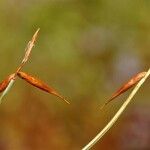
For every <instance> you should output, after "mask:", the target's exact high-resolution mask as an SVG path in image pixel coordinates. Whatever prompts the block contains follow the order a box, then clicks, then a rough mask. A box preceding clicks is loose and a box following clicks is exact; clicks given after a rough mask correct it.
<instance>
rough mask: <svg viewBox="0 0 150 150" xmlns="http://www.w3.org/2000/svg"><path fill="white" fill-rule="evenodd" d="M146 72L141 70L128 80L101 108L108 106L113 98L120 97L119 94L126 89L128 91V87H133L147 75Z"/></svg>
mask: <svg viewBox="0 0 150 150" xmlns="http://www.w3.org/2000/svg"><path fill="white" fill-rule="evenodd" d="M145 74H146V72H140V73H138V74H137V75H135V76H134V77H132V78H131V79H130V80H129V81H128V82H126V83H125V84H124V85H123V86H121V87H120V88H119V89H118V90H117V91H116V92H115V93H114V94H113V95H112V96H111V98H110V99H108V101H106V102H105V103H104V105H103V106H102V107H101V109H102V108H103V107H104V106H106V105H107V104H108V103H109V102H111V101H112V100H113V99H115V98H116V97H118V96H119V95H121V94H122V93H124V92H125V91H127V90H128V89H130V88H131V87H133V86H134V85H135V84H137V83H138V82H139V81H140V80H141V79H142V78H143V77H144V76H145Z"/></svg>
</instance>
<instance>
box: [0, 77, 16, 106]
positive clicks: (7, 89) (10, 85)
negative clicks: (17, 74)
mask: <svg viewBox="0 0 150 150" xmlns="http://www.w3.org/2000/svg"><path fill="white" fill-rule="evenodd" d="M14 82H15V80H14V79H11V80H10V82H9V84H8V86H7V88H6V89H5V90H4V92H3V93H2V95H1V96H0V104H1V103H2V99H3V97H4V96H5V95H6V94H7V93H8V91H9V90H10V89H11V87H12V85H13V84H14Z"/></svg>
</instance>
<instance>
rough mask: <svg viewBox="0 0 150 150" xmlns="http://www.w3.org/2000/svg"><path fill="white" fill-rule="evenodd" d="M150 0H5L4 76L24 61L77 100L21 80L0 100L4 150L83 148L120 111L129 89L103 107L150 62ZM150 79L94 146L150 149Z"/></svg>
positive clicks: (0, 47) (0, 19) (0, 2)
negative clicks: (26, 58)
mask: <svg viewBox="0 0 150 150" xmlns="http://www.w3.org/2000/svg"><path fill="white" fill-rule="evenodd" d="M149 17H150V1H148V0H132V1H131V0H122V1H120V0H113V1H110V0H0V80H3V79H4V78H5V77H6V76H7V75H9V74H10V73H12V72H13V71H14V70H15V69H16V67H17V66H18V64H19V63H20V61H21V59H22V57H23V55H24V49H25V47H26V44H27V43H28V41H29V40H30V39H31V37H32V35H33V33H34V32H35V31H36V29H37V28H38V27H40V28H41V30H40V35H39V37H38V40H37V42H36V46H35V47H34V49H33V51H32V55H31V57H30V60H29V62H28V63H27V64H26V66H25V67H24V68H23V70H24V71H25V72H28V73H30V74H32V75H35V76H37V77H39V78H40V79H42V80H43V81H45V82H46V83H48V84H49V85H51V86H53V87H55V89H57V90H58V91H59V92H60V93H61V94H63V95H64V96H65V97H66V98H67V99H68V100H70V102H71V105H66V104H65V103H64V102H63V101H61V100H59V99H58V98H57V97H54V96H52V95H49V94H47V93H44V92H42V91H40V90H38V89H36V88H34V87H32V86H30V85H28V84H26V83H25V82H24V81H22V80H21V79H18V80H17V82H16V83H15V84H14V86H13V88H12V89H11V91H10V92H9V94H8V95H7V96H6V97H5V98H4V101H3V103H2V104H1V106H0V150H35V149H36V150H50V149H52V150H70V149H71V150H79V149H81V148H82V147H83V146H85V145H86V144H87V143H88V142H89V141H90V140H91V139H92V138H93V137H94V136H95V135H96V134H97V133H98V132H99V131H100V130H101V129H102V128H103V127H104V126H105V125H106V123H107V122H108V121H109V120H110V119H111V118H112V116H113V115H114V114H115V112H116V111H117V110H118V108H119V107H120V106H121V104H122V103H123V101H124V100H125V98H126V97H127V95H128V94H129V93H130V91H131V90H130V91H128V92H127V93H126V94H124V95H123V96H120V97H119V98H118V99H117V100H116V101H113V102H112V103H111V104H109V105H108V106H107V107H106V108H105V109H104V110H103V111H100V110H99V107H100V106H101V105H102V104H103V103H104V102H105V100H106V99H107V98H109V97H110V96H111V94H112V93H113V92H114V91H115V90H116V89H117V88H118V87H119V86H120V85H121V84H122V83H124V82H125V81H127V80H128V79H129V78H130V77H131V76H132V75H135V74H136V73H138V72H140V71H145V70H147V69H148V68H149V65H150V64H149V62H150V61H149V60H150V19H149ZM149 83H150V80H147V81H146V82H145V84H144V85H143V86H142V88H141V89H140V91H139V92H138V93H137V94H136V96H135V97H134V100H133V101H132V103H131V104H130V105H129V106H128V108H127V109H126V111H125V113H124V114H123V115H122V117H121V118H120V119H119V121H118V122H117V123H116V124H115V126H114V127H113V128H112V129H111V130H110V131H109V132H108V133H107V134H106V135H105V137H104V138H103V139H102V140H101V141H99V142H98V143H97V144H96V145H95V146H94V147H93V149H94V150H98V149H105V150H120V149H121V150H133V149H134V150H148V149H150V102H149V100H150V99H149V97H150V94H149V93H150V92H149V91H150V86H149Z"/></svg>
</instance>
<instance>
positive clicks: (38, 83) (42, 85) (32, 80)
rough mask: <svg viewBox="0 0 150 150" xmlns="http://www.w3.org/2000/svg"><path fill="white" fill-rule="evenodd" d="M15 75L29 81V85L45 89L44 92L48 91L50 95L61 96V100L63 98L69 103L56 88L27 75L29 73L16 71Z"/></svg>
mask: <svg viewBox="0 0 150 150" xmlns="http://www.w3.org/2000/svg"><path fill="white" fill-rule="evenodd" d="M17 75H18V76H19V77H20V78H22V79H24V80H25V81H27V82H28V83H30V84H31V85H33V86H35V87H37V88H39V89H41V90H43V91H45V92H48V93H50V94H52V95H55V96H57V97H59V98H61V99H62V100H64V101H65V102H66V103H68V104H69V102H68V101H67V100H66V99H65V98H63V97H62V96H61V95H60V94H59V93H58V92H57V91H56V90H54V89H53V88H51V87H49V86H48V85H47V84H45V83H44V82H43V81H41V80H39V79H37V78H35V77H33V76H31V75H29V74H26V73H25V72H21V71H20V72H18V73H17Z"/></svg>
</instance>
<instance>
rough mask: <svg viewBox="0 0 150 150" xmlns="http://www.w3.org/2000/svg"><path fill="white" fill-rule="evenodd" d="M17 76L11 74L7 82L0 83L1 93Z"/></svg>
mask: <svg viewBox="0 0 150 150" xmlns="http://www.w3.org/2000/svg"><path fill="white" fill-rule="evenodd" d="M14 76H15V74H11V75H9V76H8V77H7V78H6V79H5V80H3V81H2V82H1V83H0V92H3V91H4V90H5V89H6V87H7V86H8V84H9V82H10V80H11V79H13V78H14Z"/></svg>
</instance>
